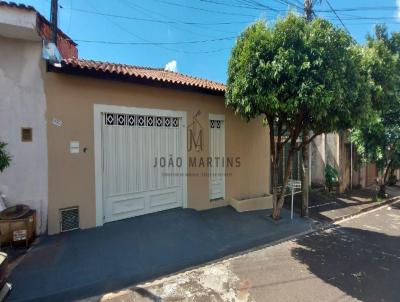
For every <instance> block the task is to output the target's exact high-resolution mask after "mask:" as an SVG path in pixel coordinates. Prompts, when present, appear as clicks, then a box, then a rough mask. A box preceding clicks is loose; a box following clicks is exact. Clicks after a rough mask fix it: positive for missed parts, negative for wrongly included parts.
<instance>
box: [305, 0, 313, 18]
mask: <svg viewBox="0 0 400 302" xmlns="http://www.w3.org/2000/svg"><path fill="white" fill-rule="evenodd" d="M312 8H313V0H304V13H305V15H306V19H307V21H308V22H310V21H311V20H312V15H313V11H312Z"/></svg>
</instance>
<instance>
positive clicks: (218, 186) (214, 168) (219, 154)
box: [209, 114, 225, 200]
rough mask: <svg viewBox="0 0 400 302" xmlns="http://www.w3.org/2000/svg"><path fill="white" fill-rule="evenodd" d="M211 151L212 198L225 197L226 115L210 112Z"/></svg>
mask: <svg viewBox="0 0 400 302" xmlns="http://www.w3.org/2000/svg"><path fill="white" fill-rule="evenodd" d="M209 151H210V157H211V159H212V161H211V165H210V167H209V173H210V176H209V177H210V200H216V199H224V198H225V117H224V116H223V115H217V114H210V117H209Z"/></svg>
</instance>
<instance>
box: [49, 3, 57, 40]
mask: <svg viewBox="0 0 400 302" xmlns="http://www.w3.org/2000/svg"><path fill="white" fill-rule="evenodd" d="M50 26H51V39H50V42H53V43H54V45H56V46H57V32H58V0H51V12H50Z"/></svg>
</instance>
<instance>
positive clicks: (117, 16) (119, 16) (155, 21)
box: [63, 7, 251, 26]
mask: <svg viewBox="0 0 400 302" xmlns="http://www.w3.org/2000/svg"><path fill="white" fill-rule="evenodd" d="M63 8H64V7H63ZM70 9H71V10H74V11H78V12H81V13H85V14H92V15H100V16H105V17H112V18H119V19H126V20H134V21H143V22H153V23H163V24H184V25H206V26H215V25H233V24H249V23H250V22H251V21H224V22H215V23H205V22H189V21H168V20H161V19H148V18H140V17H129V16H122V15H115V14H109V13H103V12H99V11H96V12H94V11H89V10H86V9H81V8H70Z"/></svg>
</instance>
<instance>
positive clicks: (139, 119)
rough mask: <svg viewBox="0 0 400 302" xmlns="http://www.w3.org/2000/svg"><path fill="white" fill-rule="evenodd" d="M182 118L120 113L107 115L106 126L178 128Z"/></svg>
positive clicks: (105, 115) (105, 116) (105, 117)
mask: <svg viewBox="0 0 400 302" xmlns="http://www.w3.org/2000/svg"><path fill="white" fill-rule="evenodd" d="M179 124H180V118H178V117H166V116H153V115H134V114H120V113H105V114H104V125H105V126H132V127H133V126H136V127H171V128H178V127H179Z"/></svg>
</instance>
